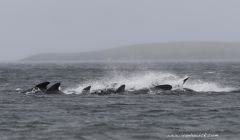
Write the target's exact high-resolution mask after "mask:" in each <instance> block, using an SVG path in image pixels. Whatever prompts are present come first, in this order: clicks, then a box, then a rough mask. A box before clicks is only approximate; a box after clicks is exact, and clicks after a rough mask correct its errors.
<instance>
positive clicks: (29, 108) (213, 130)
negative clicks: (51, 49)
mask: <svg viewBox="0 0 240 140" xmlns="http://www.w3.org/2000/svg"><path fill="white" fill-rule="evenodd" d="M239 69H240V63H216V64H215V63H147V64H146V63H145V64H103V63H102V64H93V63H92V64H1V65H0V91H1V93H0V112H1V116H0V136H1V138H0V139H1V140H8V139H9V140H12V139H23V140H31V139H37V140H38V139H41V140H42V139H56V140H59V139H64V140H65V139H69V140H72V139H73V140H75V139H76V140H77V139H84V140H85V139H86V140H94V139H96V140H99V139H100V140H101V139H102V140H105V139H114V140H115V139H116V140H123V139H124V140H125V139H126V140H127V139H136V140H139V139H143V140H145V139H238V138H239V137H240V102H239V100H240V92H237V91H238V90H239V89H240V71H239ZM186 75H187V76H191V79H190V80H189V81H188V82H187V83H186V85H185V87H187V88H191V89H193V90H195V91H197V93H194V94H189V93H188V94H185V93H172V94H171V93H169V92H168V93H164V92H163V93H161V94H159V93H142V94H138V95H133V94H127V93H126V94H124V95H106V96H97V95H81V94H80V92H81V90H82V88H83V87H85V86H88V85H92V86H93V89H99V88H104V87H105V86H106V85H108V84H111V83H119V84H126V88H127V90H132V89H134V90H138V89H142V88H149V87H151V86H152V85H154V84H172V85H174V86H177V85H178V84H179V83H181V81H182V79H183V77H185V76H186ZM42 81H50V82H53V83H54V82H59V81H61V82H62V90H63V91H64V92H65V93H66V94H65V95H25V94H20V93H18V92H17V91H16V89H17V88H22V89H28V88H30V87H32V86H34V85H35V84H38V83H40V82H42ZM186 135H191V137H190V136H189V137H188V138H187V137H186ZM206 135H211V137H206ZM173 136H176V138H173ZM184 136H185V137H184Z"/></svg>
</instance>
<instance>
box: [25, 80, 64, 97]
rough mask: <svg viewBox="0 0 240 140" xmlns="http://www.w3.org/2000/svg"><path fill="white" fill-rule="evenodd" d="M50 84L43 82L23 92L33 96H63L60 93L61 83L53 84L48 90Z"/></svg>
mask: <svg viewBox="0 0 240 140" xmlns="http://www.w3.org/2000/svg"><path fill="white" fill-rule="evenodd" d="M49 84H50V82H48V81H46V82H42V83H40V84H37V85H36V86H34V87H33V88H31V89H28V90H25V91H22V93H26V94H29V93H32V94H63V92H62V91H60V86H61V83H55V84H53V85H52V86H51V87H49V88H48V85H49Z"/></svg>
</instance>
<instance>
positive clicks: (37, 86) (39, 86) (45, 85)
mask: <svg viewBox="0 0 240 140" xmlns="http://www.w3.org/2000/svg"><path fill="white" fill-rule="evenodd" d="M49 84H50V82H43V83H40V84H38V85H36V86H35V87H36V88H39V89H40V90H46V89H47V86H48V85H49Z"/></svg>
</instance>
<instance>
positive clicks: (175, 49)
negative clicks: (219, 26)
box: [21, 42, 240, 62]
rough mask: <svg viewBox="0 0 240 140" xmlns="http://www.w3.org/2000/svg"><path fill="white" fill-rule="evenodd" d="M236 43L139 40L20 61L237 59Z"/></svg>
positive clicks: (38, 55)
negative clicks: (128, 44) (86, 50)
mask: <svg viewBox="0 0 240 140" xmlns="http://www.w3.org/2000/svg"><path fill="white" fill-rule="evenodd" d="M239 58H240V43H225V42H172V43H154V44H139V45H131V46H125V47H119V48H111V49H105V50H99V51H92V52H78V53H44V54H36V55H32V56H29V57H26V58H24V59H22V60H21V62H62V61H64V62H125V61H126V62H137V61H146V62H148V61H160V62H164V61H180V62H181V61H190V62H191V61H238V60H240V59H239Z"/></svg>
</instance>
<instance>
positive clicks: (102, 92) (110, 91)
mask: <svg viewBox="0 0 240 140" xmlns="http://www.w3.org/2000/svg"><path fill="white" fill-rule="evenodd" d="M125 88H126V85H125V84H124V85H121V86H120V87H118V88H117V89H114V88H106V89H103V90H102V89H101V90H96V91H94V92H92V93H91V94H94V95H109V94H121V93H124V92H125Z"/></svg>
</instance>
